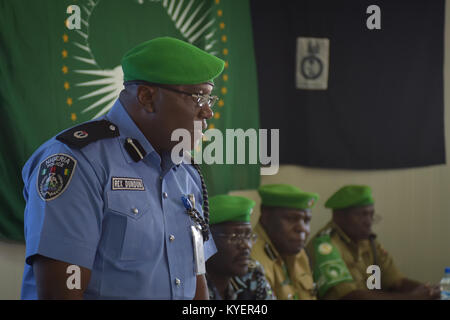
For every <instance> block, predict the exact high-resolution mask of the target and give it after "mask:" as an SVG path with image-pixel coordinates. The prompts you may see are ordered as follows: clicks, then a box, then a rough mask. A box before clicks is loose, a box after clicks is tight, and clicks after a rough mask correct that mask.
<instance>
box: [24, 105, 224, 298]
mask: <svg viewBox="0 0 450 320" xmlns="http://www.w3.org/2000/svg"><path fill="white" fill-rule="evenodd" d="M103 118H104V119H106V120H108V121H110V122H112V123H114V124H115V125H117V127H118V128H119V131H120V136H118V137H114V138H107V139H101V140H98V141H95V142H92V143H90V144H88V145H87V146H85V147H83V148H75V147H69V146H68V145H66V144H64V143H62V142H60V141H58V140H56V139H55V138H52V139H50V140H49V141H47V142H46V143H44V144H43V145H42V146H41V147H40V148H39V149H38V150H37V151H36V152H35V153H34V154H33V155H32V156H31V158H30V159H29V160H28V161H27V163H26V164H25V166H24V168H23V171H22V176H23V181H24V184H25V187H24V197H25V200H26V207H25V239H26V263H25V268H24V276H23V283H22V299H36V298H37V292H36V281H35V277H34V274H33V268H32V266H31V265H30V257H32V256H33V255H36V254H40V255H42V256H46V257H49V258H52V259H56V260H60V261H64V262H67V263H70V264H73V265H79V266H82V267H86V268H88V269H90V270H91V279H90V282H89V286H88V288H87V290H86V291H85V295H84V296H85V298H86V299H192V298H193V297H194V295H195V290H196V274H195V264H194V263H195V262H194V255H193V244H192V234H191V225H194V222H193V221H192V220H191V218H190V217H189V216H188V214H187V213H186V209H185V207H184V206H183V203H182V200H181V197H182V196H183V195H187V194H194V196H195V199H196V201H195V206H196V208H197V210H198V211H199V212H201V213H202V203H203V199H202V188H201V182H200V177H199V175H198V173H197V171H196V170H195V168H194V167H193V166H192V165H189V164H180V165H176V164H174V163H173V162H172V161H171V159H170V155H169V154H167V155H163V156H162V158H161V157H160V156H159V154H158V153H157V152H156V151H155V150H154V149H153V147H152V145H151V144H150V143H149V141H148V140H147V139H146V138H145V137H144V135H143V134H142V132H141V131H140V130H139V129H138V127H137V126H136V125H135V123H134V122H133V120H132V119H131V118H130V116H129V115H128V113H127V112H126V110H125V109H124V108H123V106H122V105H121V103H120V102H119V100H117V102H116V103H115V105H114V106H113V108H112V109H111V111H110V112H109V113H108V114H107V115H106V116H104V117H103ZM113 129H114V128H113ZM128 137H131V138H133V139H136V140H138V141H139V143H140V144H141V145H142V147H143V148H144V149H145V151H146V155H145V157H144V159H142V160H141V161H139V162H135V161H134V160H132V158H131V157H130V155H129V154H128V152H127V151H126V150H125V147H124V143H125V139H126V138H128ZM55 156H56V157H57V158H54V157H55ZM55 159H56V160H55ZM45 161H48V163H62V164H63V166H64V169H63V171H61V175H59V176H58V177H59V178H60V179H61V181H63V179H65V180H64V181H65V182H64V183H59V184H58V182H56V183H55V184H54V185H53V186H54V187H55V190H53V191H55V192H54V193H55V196H54V197H51V199H46V198H45V197H42V193H40V192H39V188H40V187H41V186H42V181H41V180H42V179H43V178H39V177H40V176H39V175H42V176H43V177H48V175H45V174H46V170H47V166H46V162H45ZM58 161H59V162H58ZM51 170H54V168H52V169H51ZM57 170H59V169H57ZM40 171H42V172H40ZM47 174H48V172H47ZM64 175H65V177H64V178H61V176H64ZM61 181H60V182H61ZM50 183H51V182H50ZM63 185H64V188H62V189H61V190H59V189H58V186H63ZM47 187H48V183H47V185H46V188H47ZM215 252H216V247H215V245H214V241H213V240H212V237H211V236H210V240H208V241H206V242H205V243H204V254H205V260H206V259H208V258H209V257H210V256H212V255H213V254H214V253H215ZM69 276H70V274H68V277H69Z"/></svg>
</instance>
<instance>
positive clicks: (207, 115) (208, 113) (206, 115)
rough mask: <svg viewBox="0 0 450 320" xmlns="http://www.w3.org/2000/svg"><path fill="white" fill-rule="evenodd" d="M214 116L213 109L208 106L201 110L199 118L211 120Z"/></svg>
mask: <svg viewBox="0 0 450 320" xmlns="http://www.w3.org/2000/svg"><path fill="white" fill-rule="evenodd" d="M213 116H214V111H212V109H211V107H210V106H208V105H207V104H205V105H203V106H202V107H201V109H200V114H199V117H200V119H206V120H209V119H211V118H212V117H213Z"/></svg>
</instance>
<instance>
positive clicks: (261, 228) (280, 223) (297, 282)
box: [252, 184, 319, 300]
mask: <svg viewBox="0 0 450 320" xmlns="http://www.w3.org/2000/svg"><path fill="white" fill-rule="evenodd" d="M258 192H259V195H260V196H261V200H262V203H261V217H260V220H259V223H258V224H257V225H256V227H255V232H256V234H257V235H258V240H257V242H256V244H255V245H254V246H253V250H252V258H253V259H255V260H258V261H260V262H261V264H262V265H263V267H264V269H265V271H266V278H267V280H268V281H269V283H270V285H271V286H272V289H273V290H274V293H275V296H276V297H277V299H279V300H286V299H316V293H315V286H314V282H313V277H312V273H311V270H310V267H309V260H308V257H307V255H306V252H305V250H304V247H305V244H306V240H307V238H308V236H309V233H310V231H309V230H310V229H309V224H310V221H311V209H312V208H313V206H314V204H315V203H316V201H317V199H318V198H319V196H318V195H317V194H316V193H309V192H304V191H301V190H300V189H298V188H297V187H294V186H290V185H284V184H273V185H264V186H261V187H260V188H259V189H258Z"/></svg>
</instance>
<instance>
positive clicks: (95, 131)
mask: <svg viewBox="0 0 450 320" xmlns="http://www.w3.org/2000/svg"><path fill="white" fill-rule="evenodd" d="M119 135H120V132H119V128H118V127H117V126H116V125H115V124H114V123H112V122H109V121H107V120H99V121H91V122H86V123H82V124H80V125H79V126H76V127H73V128H71V129H68V130H66V131H64V132H63V133H61V134H59V135H58V136H56V140H59V141H61V142H63V143H65V144H67V145H68V146H71V147H76V148H79V149H81V148H83V147H85V146H87V145H88V144H90V143H92V142H94V141H97V140H101V139H106V138H114V137H118V136H119Z"/></svg>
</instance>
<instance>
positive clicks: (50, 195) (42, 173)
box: [36, 153, 77, 201]
mask: <svg viewBox="0 0 450 320" xmlns="http://www.w3.org/2000/svg"><path fill="white" fill-rule="evenodd" d="M76 165H77V161H76V160H75V159H74V158H72V157H71V156H69V155H67V154H63V153H58V154H54V155H51V156H50V157H48V158H47V159H45V160H44V161H42V162H41V164H40V166H39V171H38V172H39V175H38V177H37V182H36V187H37V191H38V193H39V196H40V197H41V198H42V200H45V201H50V200H53V199H55V198H57V197H58V196H60V195H61V194H62V193H63V192H64V191H65V190H66V188H67V186H68V185H69V183H70V180H71V179H72V176H73V173H74V171H75V167H76Z"/></svg>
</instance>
